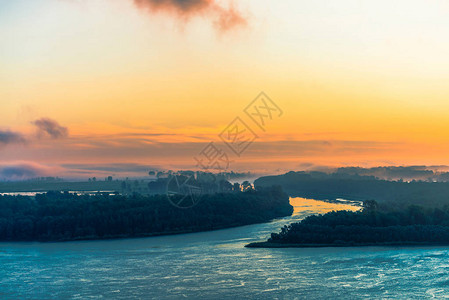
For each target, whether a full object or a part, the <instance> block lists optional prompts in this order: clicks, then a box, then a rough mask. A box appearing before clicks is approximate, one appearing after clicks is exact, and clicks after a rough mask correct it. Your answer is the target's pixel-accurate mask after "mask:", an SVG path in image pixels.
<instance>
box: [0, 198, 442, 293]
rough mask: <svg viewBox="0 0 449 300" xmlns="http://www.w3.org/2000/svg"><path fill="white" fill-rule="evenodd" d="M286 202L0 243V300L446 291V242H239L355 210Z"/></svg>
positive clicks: (318, 203) (297, 200)
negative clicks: (205, 220)
mask: <svg viewBox="0 0 449 300" xmlns="http://www.w3.org/2000/svg"><path fill="white" fill-rule="evenodd" d="M290 201H291V203H292V204H293V205H294V206H295V212H294V214H293V216H291V217H288V218H282V219H278V220H275V221H273V222H270V223H264V224H256V225H249V226H243V227H237V228H231V229H224V230H218V231H212V232H201V233H192V234H184V235H175V236H160V237H151V238H139V239H122V240H108V241H81V242H79V241H78V242H65V243H0V266H1V267H0V299H18V298H20V299H24V298H27V299H88V298H103V299H112V298H114V299H133V298H134V299H141V298H144V299H185V298H189V299H248V298H250V299H303V298H308V299H310V298H312V299H325V298H350V299H354V298H362V297H370V298H404V299H414V298H416V299H418V298H423V297H427V298H432V297H436V298H442V297H444V296H448V297H449V247H428V248H423V247H353V248H292V249H248V248H244V245H245V244H247V243H249V242H254V241H260V240H266V239H267V238H268V237H269V234H270V232H278V231H279V229H280V227H282V226H283V225H285V224H289V223H290V222H292V221H297V220H300V219H303V218H304V217H305V216H307V215H310V214H314V213H324V212H326V211H330V210H338V209H357V208H355V207H354V206H349V205H345V204H332V203H326V202H321V201H315V200H310V199H302V198H292V199H291V200H290Z"/></svg>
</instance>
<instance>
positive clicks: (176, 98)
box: [0, 0, 449, 178]
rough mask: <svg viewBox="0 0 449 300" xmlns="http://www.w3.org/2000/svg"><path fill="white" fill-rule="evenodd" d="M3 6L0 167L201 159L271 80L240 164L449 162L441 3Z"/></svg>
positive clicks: (63, 168)
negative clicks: (61, 131)
mask: <svg viewBox="0 0 449 300" xmlns="http://www.w3.org/2000/svg"><path fill="white" fill-rule="evenodd" d="M9 2H11V3H2V4H0V36H1V37H2V38H1V40H0V49H1V51H0V64H1V67H0V108H1V109H0V166H1V165H14V164H34V165H38V166H39V167H42V168H44V169H45V168H49V169H46V170H47V171H46V172H47V173H52V172H59V173H58V174H63V175H67V176H71V175H74V174H75V173H71V170H72V169H71V168H74V166H73V165H74V164H78V165H83V167H84V165H89V164H95V165H99V164H110V163H116V164H129V163H133V164H143V165H148V166H156V167H160V168H172V169H178V168H193V167H194V166H195V161H194V160H193V156H195V155H197V154H198V153H199V152H200V151H201V150H202V149H203V148H204V147H205V145H207V143H208V142H209V141H215V142H216V143H219V142H220V139H219V137H218V134H219V133H220V132H222V131H223V130H224V129H225V128H226V126H227V125H228V124H229V123H230V122H231V121H232V120H233V119H234V118H235V117H237V116H240V117H242V118H243V119H244V118H245V114H244V112H243V110H244V108H245V107H246V106H247V105H248V104H249V103H250V102H251V101H252V100H253V99H254V98H255V97H256V96H257V95H258V94H259V93H260V92H261V91H265V92H266V93H267V94H268V95H269V96H270V97H271V98H272V99H273V101H274V102H275V103H276V104H277V105H278V106H279V107H280V108H282V110H283V115H282V116H281V117H280V118H274V119H273V120H271V121H270V122H269V124H267V127H266V131H265V132H264V131H261V130H260V129H259V128H257V126H255V125H254V124H252V123H250V120H249V119H244V120H245V121H247V122H248V123H249V124H251V126H252V127H251V128H252V129H253V130H254V131H255V133H256V134H257V135H258V139H257V140H256V141H255V142H254V143H253V144H252V145H251V146H250V147H249V148H248V149H247V151H245V153H243V154H242V155H241V156H240V157H238V156H235V155H234V156H232V152H230V153H229V156H230V157H231V160H232V164H231V168H233V169H239V170H263V171H265V172H273V171H276V170H278V169H280V170H290V169H293V170H296V169H300V168H302V167H303V166H305V165H310V164H312V165H333V166H334V165H360V166H373V165H416V164H426V165H436V164H449V158H447V155H446V153H447V152H448V150H449V143H448V142H446V140H447V139H446V135H447V133H448V132H449V121H448V118H447V115H448V111H449V101H447V99H448V96H449V86H448V85H447V82H448V81H447V79H448V78H449V56H448V55H447V53H449V40H448V36H449V26H448V25H449V18H447V14H448V13H449V4H447V2H446V1H432V2H428V1H413V0H412V1H410V0H409V1H395V2H394V3H391V1H355V0H350V1H340V2H334V1H322V0H318V1H297V0H285V1H275V0H263V1H261V0H247V1H233V2H232V1H224V0H223V1H198V3H200V5H197V6H194V7H186V6H179V5H178V6H177V5H176V3H180V2H183V1H162V3H165V4H164V5H162V6H157V5H156V6H155V5H154V4H152V3H153V1H150V0H140V1H134V0H116V1H106V0H91V1H68V0H66V1H62V0H33V1H31V0H29V1H27V0H18V1H9ZM232 3H233V4H232ZM137 4H139V5H137ZM42 118H48V119H50V120H52V121H55V122H56V123H55V124H58V126H61V128H67V129H68V134H67V135H62V136H58V137H55V136H52V134H51V133H49V132H48V130H49V129H48V128H39V127H38V126H37V125H36V124H35V123H34V122H35V121H36V120H40V119H42ZM11 133H14V134H16V137H17V136H20V137H21V139H17V138H16V139H13V138H11ZM2 136H3V138H2ZM220 145H221V146H222V147H223V149H226V146H225V145H223V144H220ZM227 150H228V151H229V149H227ZM69 164H70V165H71V166H70V167H67V165H69ZM75 169H76V168H75ZM72 171H73V170H72ZM75 175H76V174H75ZM75 175H74V176H75ZM78 175H79V174H78ZM0 178H1V176H0Z"/></svg>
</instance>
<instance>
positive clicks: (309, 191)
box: [254, 172, 449, 210]
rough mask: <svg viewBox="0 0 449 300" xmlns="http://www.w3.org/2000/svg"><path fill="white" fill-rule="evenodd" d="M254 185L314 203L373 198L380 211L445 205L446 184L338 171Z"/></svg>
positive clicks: (448, 199) (264, 180)
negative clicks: (309, 199) (278, 188)
mask: <svg viewBox="0 0 449 300" xmlns="http://www.w3.org/2000/svg"><path fill="white" fill-rule="evenodd" d="M254 185H255V186H256V188H257V187H267V186H271V185H280V186H282V188H283V189H284V190H285V191H286V192H287V193H288V194H289V195H290V196H291V197H305V198H313V199H318V200H333V199H336V198H343V199H348V200H360V201H364V200H371V199H375V200H376V201H377V202H378V203H379V206H380V207H381V208H382V209H383V210H396V209H405V208H407V207H408V206H410V205H420V206H425V207H440V206H443V205H449V182H427V181H410V182H406V181H401V180H399V181H388V180H382V179H378V178H376V177H374V176H361V175H358V174H355V175H354V174H344V173H343V174H342V173H341V172H337V173H330V174H328V173H323V172H288V173H286V174H284V175H278V176H265V177H261V178H259V179H257V180H256V181H255V182H254Z"/></svg>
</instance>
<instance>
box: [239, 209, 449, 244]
mask: <svg viewBox="0 0 449 300" xmlns="http://www.w3.org/2000/svg"><path fill="white" fill-rule="evenodd" d="M400 245H449V207H448V206H445V207H444V208H425V207H421V206H409V207H408V208H407V209H403V210H392V211H380V210H378V208H377V204H376V202H375V201H367V202H366V203H365V208H364V209H363V210H362V211H357V212H351V211H334V212H329V213H327V214H324V215H313V216H309V217H307V218H305V219H304V220H302V221H301V222H298V223H293V224H291V225H289V226H284V227H283V228H282V229H281V231H280V232H279V233H272V234H271V237H270V238H269V239H268V240H267V241H266V242H259V243H251V244H249V245H247V246H246V247H252V248H283V247H341V246H400Z"/></svg>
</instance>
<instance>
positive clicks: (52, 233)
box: [0, 187, 293, 241]
mask: <svg viewBox="0 0 449 300" xmlns="http://www.w3.org/2000/svg"><path fill="white" fill-rule="evenodd" d="M180 197H181V196H180ZM292 212H293V207H292V206H291V205H290V203H289V197H288V195H287V194H286V193H284V192H283V191H282V189H281V188H280V187H270V188H260V189H258V190H257V191H256V190H253V189H249V190H247V191H244V192H242V191H233V192H228V193H214V194H204V195H202V196H201V199H200V203H199V204H198V205H196V206H194V207H192V208H189V209H179V208H176V207H174V206H172V205H171V204H170V202H169V201H168V199H167V196H166V195H141V194H134V195H132V196H125V195H110V194H107V193H106V194H98V195H77V194H73V193H68V192H64V193H63V192H48V193H44V194H37V195H36V196H35V197H27V196H10V195H3V196H0V241H69V240H82V239H108V238H125V237H143V236H152V235H162V234H176V233H187V232H197V231H207V230H214V229H220V228H227V227H234V226H241V225H248V224H254V223H261V222H267V221H270V220H271V219H274V218H277V217H284V216H289V215H291V214H292Z"/></svg>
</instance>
